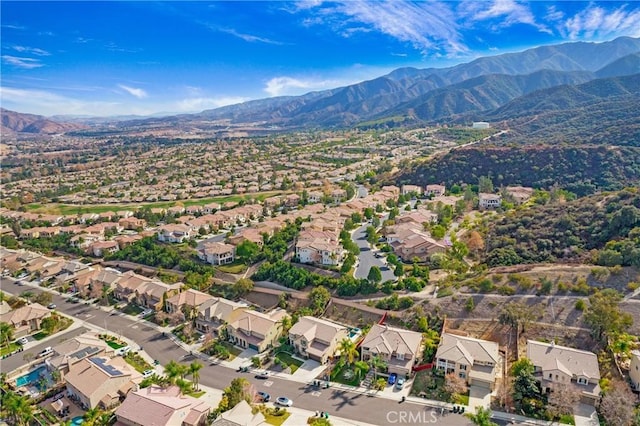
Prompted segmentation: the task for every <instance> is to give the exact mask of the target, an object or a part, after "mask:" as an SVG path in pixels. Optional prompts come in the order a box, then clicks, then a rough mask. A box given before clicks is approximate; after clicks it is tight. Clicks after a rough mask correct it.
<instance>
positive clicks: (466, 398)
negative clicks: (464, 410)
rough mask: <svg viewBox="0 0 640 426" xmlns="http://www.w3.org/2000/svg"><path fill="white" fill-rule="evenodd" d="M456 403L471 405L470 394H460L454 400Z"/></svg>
mask: <svg viewBox="0 0 640 426" xmlns="http://www.w3.org/2000/svg"><path fill="white" fill-rule="evenodd" d="M453 402H454V403H455V404H460V405H469V394H466V395H458V396H457V397H456V398H454V401H453Z"/></svg>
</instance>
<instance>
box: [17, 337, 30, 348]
mask: <svg viewBox="0 0 640 426" xmlns="http://www.w3.org/2000/svg"><path fill="white" fill-rule="evenodd" d="M17 343H18V344H19V345H21V346H24V345H26V344H27V343H29V339H27V338H26V337H21V338H19V339H18V340H17Z"/></svg>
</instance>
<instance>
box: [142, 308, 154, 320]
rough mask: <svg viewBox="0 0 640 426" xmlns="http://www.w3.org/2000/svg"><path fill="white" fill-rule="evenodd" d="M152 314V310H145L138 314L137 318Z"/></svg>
mask: <svg viewBox="0 0 640 426" xmlns="http://www.w3.org/2000/svg"><path fill="white" fill-rule="evenodd" d="M152 312H153V309H145V310H144V311H142V312H140V314H139V317H140V318H144V317H146V316H147V315H149V314H150V313H152Z"/></svg>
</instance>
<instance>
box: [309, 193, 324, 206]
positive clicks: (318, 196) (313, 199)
mask: <svg viewBox="0 0 640 426" xmlns="http://www.w3.org/2000/svg"><path fill="white" fill-rule="evenodd" d="M323 198H324V193H323V192H322V191H310V192H309V193H308V194H307V202H308V203H309V204H316V203H319V202H321V201H322V199H323Z"/></svg>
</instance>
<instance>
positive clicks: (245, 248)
mask: <svg viewBox="0 0 640 426" xmlns="http://www.w3.org/2000/svg"><path fill="white" fill-rule="evenodd" d="M236 255H237V256H238V258H239V259H241V260H242V261H243V262H244V263H246V264H247V265H249V264H252V263H254V262H255V261H256V259H257V258H258V256H259V255H260V246H259V245H258V244H256V243H254V242H253V241H249V240H244V241H243V242H241V243H240V244H238V246H237V247H236Z"/></svg>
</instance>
